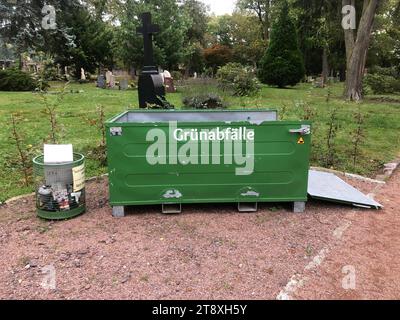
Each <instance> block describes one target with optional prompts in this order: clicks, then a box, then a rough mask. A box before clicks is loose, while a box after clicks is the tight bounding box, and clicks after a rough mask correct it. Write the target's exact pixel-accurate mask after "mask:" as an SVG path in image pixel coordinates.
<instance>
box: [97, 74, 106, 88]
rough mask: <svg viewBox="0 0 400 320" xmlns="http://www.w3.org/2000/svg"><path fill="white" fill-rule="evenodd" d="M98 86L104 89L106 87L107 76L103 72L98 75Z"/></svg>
mask: <svg viewBox="0 0 400 320" xmlns="http://www.w3.org/2000/svg"><path fill="white" fill-rule="evenodd" d="M97 87H98V88H102V89H104V88H105V87H106V78H105V77H104V75H102V74H101V75H99V76H98V77H97Z"/></svg>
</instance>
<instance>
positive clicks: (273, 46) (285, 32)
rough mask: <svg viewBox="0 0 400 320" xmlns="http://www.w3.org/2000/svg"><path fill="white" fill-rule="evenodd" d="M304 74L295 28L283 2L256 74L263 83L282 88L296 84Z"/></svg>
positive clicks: (286, 5)
mask: <svg viewBox="0 0 400 320" xmlns="http://www.w3.org/2000/svg"><path fill="white" fill-rule="evenodd" d="M304 75H305V68H304V62H303V57H302V54H301V51H300V49H299V44H298V38H297V32H296V28H295V25H294V23H293V21H292V19H291V17H290V16H289V8H288V4H287V3H286V2H284V4H283V5H282V9H281V12H280V14H279V17H278V20H277V21H276V23H275V24H274V26H273V27H272V32H271V42H270V45H269V47H268V49H267V50H266V52H265V54H264V56H263V57H262V58H261V61H260V63H259V72H258V76H259V78H260V80H261V81H262V82H263V83H266V84H269V85H274V86H278V87H280V88H283V87H286V86H294V85H296V84H297V83H299V82H300V81H301V80H302V79H303V78H304Z"/></svg>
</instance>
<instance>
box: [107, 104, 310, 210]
mask: <svg viewBox="0 0 400 320" xmlns="http://www.w3.org/2000/svg"><path fill="white" fill-rule="evenodd" d="M106 127H107V152H108V168H109V182H110V183H109V186H110V187H109V188H110V204H111V206H113V209H114V210H113V214H114V215H115V216H123V215H124V207H125V206H130V205H154V204H161V205H164V206H165V207H166V208H168V205H179V206H180V205H181V204H185V203H226V202H236V203H239V209H241V208H242V209H243V208H246V204H247V205H250V208H251V207H252V206H253V208H254V209H256V206H255V205H256V203H258V202H294V203H296V204H297V205H300V206H299V208H300V209H297V210H298V211H302V210H303V209H304V206H303V205H302V204H304V203H305V202H306V201H307V183H308V170H309V157H310V145H311V134H310V133H311V125H310V123H309V122H307V121H303V122H298V121H277V113H276V111H273V110H254V111H253V110H250V111H249V110H243V111H242V110H239V111H236V110H235V111H175V110H172V111H146V112H143V111H128V112H125V113H123V114H121V115H119V116H117V117H115V118H113V119H111V120H109V121H108V122H107V123H106ZM213 132H214V133H213ZM221 132H223V133H221ZM233 132H235V134H234V133H233ZM192 133H193V135H191V134H192ZM207 143H208V144H207ZM302 207H303V208H302ZM177 210H178V211H179V208H178V209H177ZM295 210H296V206H295Z"/></svg>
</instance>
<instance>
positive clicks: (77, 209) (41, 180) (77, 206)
mask: <svg viewBox="0 0 400 320" xmlns="http://www.w3.org/2000/svg"><path fill="white" fill-rule="evenodd" d="M33 176H34V182H35V190H36V211H37V214H38V216H39V217H41V218H43V219H49V220H62V219H70V218H73V217H75V216H78V215H80V214H82V213H84V212H85V211H86V194H85V157H84V156H83V155H82V154H80V153H74V161H72V162H67V163H60V164H48V163H44V156H43V155H40V156H38V157H36V158H34V159H33Z"/></svg>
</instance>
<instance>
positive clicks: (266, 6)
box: [236, 0, 281, 40]
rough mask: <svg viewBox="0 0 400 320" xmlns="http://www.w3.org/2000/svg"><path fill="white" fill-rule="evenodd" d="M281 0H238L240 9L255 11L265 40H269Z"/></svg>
mask: <svg viewBox="0 0 400 320" xmlns="http://www.w3.org/2000/svg"><path fill="white" fill-rule="evenodd" d="M280 2H281V1H280V0H238V1H237V3H236V6H237V7H238V9H239V10H242V11H247V12H252V13H255V14H256V16H257V19H258V21H259V23H260V26H261V36H262V39H263V40H269V37H270V29H271V25H272V22H273V16H274V13H275V10H276V7H277V5H278V4H279V3H280Z"/></svg>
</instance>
